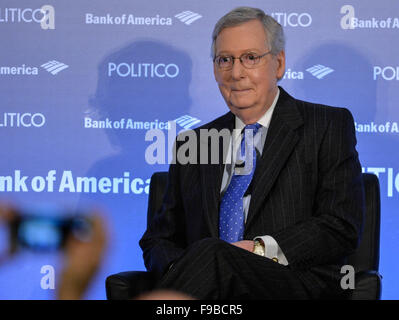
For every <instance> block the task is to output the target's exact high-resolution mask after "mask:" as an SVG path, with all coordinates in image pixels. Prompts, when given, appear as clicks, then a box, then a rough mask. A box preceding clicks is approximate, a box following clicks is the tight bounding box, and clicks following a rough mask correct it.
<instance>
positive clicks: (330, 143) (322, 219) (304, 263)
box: [271, 108, 364, 269]
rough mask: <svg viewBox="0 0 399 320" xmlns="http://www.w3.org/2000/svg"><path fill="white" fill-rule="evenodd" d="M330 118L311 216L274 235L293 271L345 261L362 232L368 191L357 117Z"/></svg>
mask: <svg viewBox="0 0 399 320" xmlns="http://www.w3.org/2000/svg"><path fill="white" fill-rule="evenodd" d="M334 109H335V108H334ZM329 116H330V117H331V119H330V121H329V122H328V127H327V129H326V130H325V134H324V136H323V138H322V140H321V143H320V147H319V150H318V156H317V157H318V160H317V167H318V169H317V177H318V180H317V188H316V193H315V195H314V197H313V201H314V202H313V206H312V207H313V213H312V217H311V218H310V219H307V220H304V221H302V222H299V223H297V224H295V225H292V226H289V227H288V228H285V229H282V230H280V231H277V232H276V233H275V234H271V236H272V237H273V238H274V239H275V240H276V241H277V243H278V244H279V246H280V247H281V249H282V251H283V252H284V254H285V256H286V257H287V260H288V262H289V264H290V266H291V267H293V268H300V269H302V268H309V267H312V266H315V265H325V264H332V263H335V262H336V261H340V260H342V259H343V258H344V257H346V256H348V255H349V254H351V253H352V252H353V251H354V250H355V249H356V247H357V245H358V242H359V238H360V234H361V230H362V223H363V214H364V190H363V180H362V174H361V166H360V163H359V160H358V154H357V152H356V149H355V145H356V136H355V128H354V122H353V117H352V115H351V113H350V112H349V111H348V110H347V109H335V110H334V112H331V113H329Z"/></svg>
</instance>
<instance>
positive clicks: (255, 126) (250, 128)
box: [244, 123, 261, 135]
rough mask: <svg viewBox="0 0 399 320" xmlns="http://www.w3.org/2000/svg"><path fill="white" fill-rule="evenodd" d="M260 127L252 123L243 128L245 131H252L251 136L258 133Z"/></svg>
mask: <svg viewBox="0 0 399 320" xmlns="http://www.w3.org/2000/svg"><path fill="white" fill-rule="evenodd" d="M260 127H261V125H260V124H259V123H254V124H247V125H246V126H245V128H244V129H245V130H247V129H249V130H253V135H256V133H257V132H258V131H259V129H260Z"/></svg>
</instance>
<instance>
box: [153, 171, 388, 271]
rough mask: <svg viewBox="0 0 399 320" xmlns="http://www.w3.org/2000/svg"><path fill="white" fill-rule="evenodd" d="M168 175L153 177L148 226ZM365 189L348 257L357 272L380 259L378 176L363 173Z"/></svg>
mask: <svg viewBox="0 0 399 320" xmlns="http://www.w3.org/2000/svg"><path fill="white" fill-rule="evenodd" d="M167 180H168V173H167V172H155V173H154V174H153V175H152V177H151V182H150V192H149V198H148V212H147V225H148V222H149V221H151V219H152V217H153V216H154V214H155V213H156V212H157V211H158V210H159V209H160V208H161V206H162V200H163V196H164V193H165V189H166V186H167ZM363 181H364V189H365V203H366V211H365V220H364V230H363V235H362V239H361V241H360V245H359V247H358V249H357V250H356V252H355V253H354V254H352V255H351V256H350V257H348V264H350V265H352V266H353V267H354V269H355V270H356V272H360V271H366V270H376V271H378V267H379V258H380V187H379V182H378V178H377V176H376V175H373V174H370V173H363Z"/></svg>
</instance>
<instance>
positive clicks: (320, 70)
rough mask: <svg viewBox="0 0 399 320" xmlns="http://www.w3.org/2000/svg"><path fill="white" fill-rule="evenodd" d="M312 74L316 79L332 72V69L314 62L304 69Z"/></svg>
mask: <svg viewBox="0 0 399 320" xmlns="http://www.w3.org/2000/svg"><path fill="white" fill-rule="evenodd" d="M306 71H307V72H309V73H310V74H311V75H312V76H315V77H316V78H317V79H323V78H324V77H325V76H326V75H328V74H330V73H331V72H334V69H331V68H329V67H326V66H323V65H322V64H316V65H314V66H313V67H310V68H308V69H306Z"/></svg>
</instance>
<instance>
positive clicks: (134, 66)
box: [79, 40, 192, 298]
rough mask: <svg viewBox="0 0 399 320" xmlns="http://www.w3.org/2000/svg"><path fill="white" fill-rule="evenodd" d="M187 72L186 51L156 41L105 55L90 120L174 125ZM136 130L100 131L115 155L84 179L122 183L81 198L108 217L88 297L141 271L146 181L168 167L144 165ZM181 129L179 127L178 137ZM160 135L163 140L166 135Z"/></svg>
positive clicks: (184, 109) (143, 144) (140, 133)
mask: <svg viewBox="0 0 399 320" xmlns="http://www.w3.org/2000/svg"><path fill="white" fill-rule="evenodd" d="M118 68H119V69H118ZM191 70H192V61H191V58H190V57H189V56H188V55H187V54H186V53H185V52H183V51H181V50H179V49H177V48H174V47H172V46H170V45H168V44H166V43H161V42H159V41H151V40H142V41H135V42H133V43H131V44H129V45H127V46H125V47H123V48H121V49H119V50H116V51H115V52H113V53H111V54H110V55H108V56H106V57H105V58H104V59H103V60H102V62H101V63H100V65H99V66H98V82H97V89H96V92H95V94H94V96H93V97H91V99H90V106H91V109H90V112H89V113H88V116H89V117H91V118H92V119H96V120H100V121H106V120H107V119H108V120H110V121H119V120H121V119H125V120H124V121H125V125H126V123H127V122H126V121H128V119H130V120H131V123H133V125H134V122H137V123H136V125H137V124H139V123H141V122H143V123H144V122H150V123H152V125H153V126H156V123H158V124H160V123H162V124H165V123H167V122H168V121H170V120H175V119H177V118H179V117H181V116H183V115H186V114H187V113H188V111H189V109H190V105H191V99H190V95H189V86H190V81H191V72H192V71H191ZM118 71H119V72H118ZM136 127H137V128H129V129H120V128H119V129H116V128H113V129H103V130H104V131H105V132H106V134H107V136H108V138H109V141H110V143H111V144H112V146H113V147H114V153H112V154H110V155H108V156H107V157H105V158H102V159H99V160H98V161H97V162H96V163H95V164H94V165H93V166H92V167H91V168H90V169H89V171H88V172H87V174H86V176H89V177H97V178H101V177H110V178H112V177H116V178H122V179H123V183H121V184H120V187H119V192H118V193H113V191H110V192H109V193H106V194H104V193H99V192H97V193H95V194H82V196H81V198H80V200H79V206H83V207H85V206H87V205H91V204H92V203H95V204H96V205H100V206H101V207H102V208H104V211H105V212H107V213H108V217H107V227H108V229H109V244H108V251H107V254H106V259H105V261H104V265H103V267H102V269H101V272H100V273H99V275H98V277H97V278H96V280H95V283H94V284H93V286H92V287H91V289H90V292H89V293H88V298H105V291H104V280H105V277H106V276H108V275H109V274H111V273H115V272H120V271H123V270H144V263H143V259H142V251H141V249H140V247H139V246H138V241H139V239H140V238H141V236H142V235H143V233H144V231H145V228H146V216H147V200H148V187H149V182H150V177H151V175H152V173H153V172H155V171H165V170H168V167H169V166H168V164H167V159H166V163H165V164H155V165H149V164H148V163H147V162H146V160H145V156H144V155H145V150H146V148H147V147H148V146H149V145H150V144H151V143H152V142H149V141H145V134H146V132H147V129H145V128H144V127H140V126H139V125H138V126H136ZM180 129H182V128H181V127H179V126H177V132H179V131H180ZM162 131H163V132H164V133H165V135H167V133H168V131H167V130H162ZM170 147H171V146H170ZM126 181H127V182H128V184H127V185H126V186H127V190H125V189H124V188H125V184H124V183H125V182H126ZM125 191H127V192H125Z"/></svg>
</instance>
